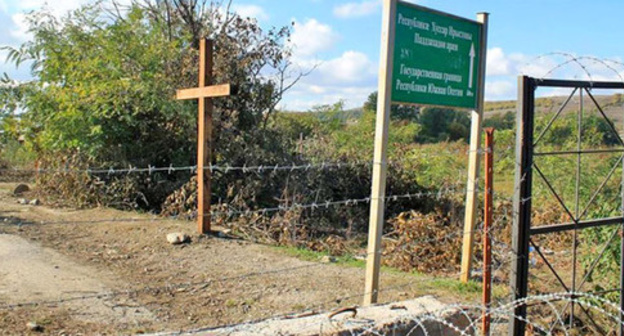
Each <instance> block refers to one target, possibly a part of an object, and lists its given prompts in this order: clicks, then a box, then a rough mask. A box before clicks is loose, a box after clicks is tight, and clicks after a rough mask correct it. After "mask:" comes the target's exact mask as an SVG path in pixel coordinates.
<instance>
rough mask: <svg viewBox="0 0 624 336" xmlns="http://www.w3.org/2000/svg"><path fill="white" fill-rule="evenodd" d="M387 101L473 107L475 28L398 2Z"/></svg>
mask: <svg viewBox="0 0 624 336" xmlns="http://www.w3.org/2000/svg"><path fill="white" fill-rule="evenodd" d="M395 27H396V33H395V34H396V35H395V39H394V65H393V71H392V101H393V102H396V103H408V104H430V105H443V106H454V107H465V108H476V106H477V90H478V84H479V83H478V77H479V64H480V62H479V61H480V57H481V56H480V51H481V24H480V23H478V22H475V21H471V20H467V19H463V18H459V17H456V16H452V15H449V14H445V13H441V12H437V11H434V10H431V9H428V8H424V7H420V6H416V5H412V4H408V3H404V2H401V1H399V2H398V3H397V15H396V21H395Z"/></svg>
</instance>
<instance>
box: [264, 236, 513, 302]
mask: <svg viewBox="0 0 624 336" xmlns="http://www.w3.org/2000/svg"><path fill="white" fill-rule="evenodd" d="M273 248H274V249H275V250H277V251H278V252H280V253H283V254H286V255H288V256H291V257H294V258H297V259H300V260H305V261H314V262H318V261H320V260H321V258H323V257H324V256H329V255H330V254H329V253H327V252H315V251H311V250H307V249H303V248H296V247H288V246H276V247H273ZM335 258H336V262H335V263H334V264H335V265H338V266H345V267H356V268H366V261H364V260H360V259H356V258H354V257H353V256H350V255H345V256H340V257H335ZM381 271H382V272H384V273H391V274H402V275H406V276H409V277H414V278H416V279H418V278H423V279H427V281H426V282H423V288H421V291H422V289H424V290H426V292H425V293H423V294H434V295H440V296H446V297H448V296H453V297H459V298H462V299H464V300H478V299H479V298H480V297H481V293H482V288H483V286H482V284H481V282H478V281H474V280H471V281H469V282H468V283H463V282H461V281H460V280H459V279H455V278H448V277H447V278H445V277H440V278H436V279H433V280H429V279H431V276H429V275H427V274H423V273H421V272H417V271H413V272H404V271H401V270H399V269H397V268H393V267H387V266H382V268H381ZM506 294H507V289H506V286H504V285H494V286H493V287H492V297H493V298H496V297H503V296H505V295H506Z"/></svg>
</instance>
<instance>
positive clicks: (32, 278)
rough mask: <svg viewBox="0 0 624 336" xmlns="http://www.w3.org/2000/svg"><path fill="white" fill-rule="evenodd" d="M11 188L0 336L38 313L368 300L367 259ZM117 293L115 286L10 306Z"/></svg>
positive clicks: (267, 308)
mask: <svg viewBox="0 0 624 336" xmlns="http://www.w3.org/2000/svg"><path fill="white" fill-rule="evenodd" d="M13 186H14V185H11V184H1V183H0V259H2V260H1V261H0V334H8V335H14V334H23V333H27V332H28V331H27V330H26V328H25V325H26V323H27V322H28V321H33V320H35V321H38V322H40V323H41V324H42V325H43V326H44V327H45V333H47V334H50V335H59V334H61V333H62V332H66V333H67V334H77V333H82V334H86V335H91V334H135V333H141V332H162V331H171V330H192V329H196V328H204V327H212V326H215V327H216V326H219V325H224V324H232V323H238V322H242V321H249V320H255V319H262V318H267V317H272V316H275V315H279V314H286V313H291V312H297V311H304V310H317V311H319V310H327V309H332V308H336V307H344V306H347V305H354V304H356V305H357V304H359V303H360V301H361V294H362V290H363V283H364V281H363V280H364V269H363V268H359V267H348V266H346V265H336V264H323V263H320V262H315V261H304V260H300V259H297V258H294V257H289V256H286V255H285V254H284V252H282V251H280V250H277V249H276V248H273V247H269V246H263V245H258V244H253V243H250V242H246V241H241V240H235V239H221V238H215V237H206V236H199V235H197V234H195V233H194V229H195V225H194V223H191V222H185V221H173V220H151V219H152V217H150V216H148V215H141V214H137V213H131V212H122V211H116V210H111V209H90V210H73V209H56V208H49V207H46V206H45V205H43V206H28V205H21V204H17V203H16V199H15V198H14V197H13V196H11V195H10V190H12V189H11V188H12V187H13ZM128 219H140V221H131V220H128ZM93 220H96V221H97V222H96V223H89V221H93ZM109 220H110V221H109ZM42 221H46V222H48V223H47V224H42V223H41V222H42ZM51 221H52V222H55V223H56V224H50V223H49V222H51ZM170 232H184V233H187V234H189V235H190V236H191V238H192V242H191V243H190V244H185V245H179V246H173V245H170V244H168V243H167V242H166V239H165V236H166V234H167V233H170ZM5 259H6V260H5ZM55 266H58V267H55ZM7 270H8V271H7ZM55 276H56V277H55ZM381 279H382V283H381V286H382V288H384V289H385V290H384V292H383V293H381V299H382V300H383V301H386V302H388V301H395V300H402V299H406V298H413V297H417V296H420V295H423V294H426V293H427V294H434V295H435V294H437V295H438V297H442V299H443V300H445V299H446V300H451V299H450V298H449V295H448V294H446V293H445V290H444V288H440V286H439V285H437V286H436V285H434V284H433V283H431V282H427V281H422V279H420V278H418V277H415V276H413V275H407V274H404V273H397V272H391V273H384V274H382V278H381ZM110 291H115V292H116V293H117V295H114V296H111V297H107V298H106V299H101V300H98V299H89V300H81V299H78V300H75V301H74V300H72V301H70V302H58V303H49V302H48V303H41V304H39V305H37V306H25V307H19V308H15V307H11V309H6V305H7V304H15V303H22V302H28V301H45V300H49V299H52V300H54V299H55V298H73V297H80V296H82V295H85V294H89V293H93V292H99V293H110ZM3 305H4V306H3Z"/></svg>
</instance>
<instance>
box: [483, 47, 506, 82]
mask: <svg viewBox="0 0 624 336" xmlns="http://www.w3.org/2000/svg"><path fill="white" fill-rule="evenodd" d="M486 68H487V69H486V73H487V75H488V76H505V75H509V74H510V68H509V59H508V58H507V57H506V56H505V53H504V52H503V49H501V48H492V49H488V52H487V66H486Z"/></svg>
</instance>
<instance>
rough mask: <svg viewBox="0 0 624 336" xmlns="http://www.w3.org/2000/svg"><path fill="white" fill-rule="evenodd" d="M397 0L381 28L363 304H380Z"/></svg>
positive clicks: (387, 0)
mask: <svg viewBox="0 0 624 336" xmlns="http://www.w3.org/2000/svg"><path fill="white" fill-rule="evenodd" d="M396 7H397V2H396V0H384V2H383V13H384V14H383V20H382V27H381V53H380V59H379V93H378V97H377V120H376V126H375V151H374V157H373V185H372V191H371V205H370V219H369V228H368V254H367V256H366V280H365V290H364V305H370V304H373V303H377V296H378V291H379V269H380V266H381V235H382V234H383V225H384V209H385V198H386V172H387V169H388V165H387V157H388V154H387V152H388V150H387V149H388V125H389V124H390V106H391V98H390V95H391V91H392V65H393V58H392V55H393V54H394V43H392V41H394V34H395V26H394V22H393V21H394V18H395V16H396Z"/></svg>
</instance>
